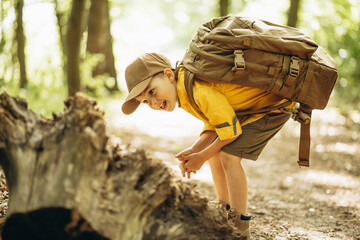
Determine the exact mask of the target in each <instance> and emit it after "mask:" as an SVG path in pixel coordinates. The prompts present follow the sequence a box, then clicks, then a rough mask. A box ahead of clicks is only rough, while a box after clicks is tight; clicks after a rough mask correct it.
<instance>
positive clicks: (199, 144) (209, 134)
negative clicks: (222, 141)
mask: <svg viewBox="0 0 360 240" xmlns="http://www.w3.org/2000/svg"><path fill="white" fill-rule="evenodd" d="M216 137H217V135H216V132H215V131H206V132H204V133H203V134H201V136H200V137H199V138H198V140H196V142H195V143H194V144H193V145H192V146H191V147H190V148H188V149H185V150H184V151H181V152H179V153H178V154H176V156H175V157H176V158H179V157H181V156H184V155H188V154H190V153H195V152H200V151H201V150H203V149H205V148H206V147H207V146H209V145H210V144H211V143H212V142H213V141H214V139H215V138H216Z"/></svg>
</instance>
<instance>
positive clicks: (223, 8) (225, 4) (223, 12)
mask: <svg viewBox="0 0 360 240" xmlns="http://www.w3.org/2000/svg"><path fill="white" fill-rule="evenodd" d="M230 4H231V3H230V0H220V2H219V10H220V12H219V13H220V16H227V15H228V14H229V5H230Z"/></svg>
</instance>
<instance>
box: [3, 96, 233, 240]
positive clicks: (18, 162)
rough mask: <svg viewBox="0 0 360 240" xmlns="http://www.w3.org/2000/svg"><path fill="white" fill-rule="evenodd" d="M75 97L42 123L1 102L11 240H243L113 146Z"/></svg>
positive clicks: (92, 112) (139, 159) (185, 188)
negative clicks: (63, 108)
mask: <svg viewBox="0 0 360 240" xmlns="http://www.w3.org/2000/svg"><path fill="white" fill-rule="evenodd" d="M95 104H96V103H95V102H94V101H91V100H89V99H88V98H86V96H85V95H83V94H81V93H77V94H76V96H75V97H71V98H69V99H68V100H67V101H66V104H65V105H66V108H65V110H64V112H63V113H61V114H59V115H54V116H53V119H45V118H43V117H39V116H37V115H36V114H34V113H33V112H32V111H30V110H28V109H27V103H26V101H25V100H24V99H20V98H12V97H10V96H8V95H7V94H6V93H3V94H2V95H0V163H1V165H2V166H3V168H4V171H5V173H6V176H7V181H8V186H9V195H10V198H9V209H8V212H7V220H6V222H5V225H4V227H3V232H2V236H3V240H8V239H24V236H26V239H40V240H41V239H62V240H64V239H114V240H118V239H119V240H120V239H126V240H131V239H147V240H151V239H154V240H155V239H164V240H165V239H171V240H173V239H174V240H175V239H238V237H237V232H236V231H235V230H234V229H233V228H232V227H231V226H230V225H229V224H228V223H227V222H226V220H225V217H224V212H222V210H220V209H218V208H213V207H210V206H208V204H207V203H208V201H207V199H206V198H205V197H203V196H201V195H199V193H197V192H196V191H195V190H196V188H195V187H194V186H193V185H192V184H191V183H189V182H182V181H181V180H180V179H178V178H176V177H175V176H174V175H173V174H172V173H171V170H169V169H168V168H167V167H166V166H165V165H164V164H163V163H162V162H160V161H158V160H155V159H149V158H147V156H146V154H145V152H144V151H143V150H135V149H130V148H125V147H124V146H119V145H113V144H111V141H109V138H108V136H107V135H106V129H105V128H106V127H105V122H104V119H103V113H102V112H100V111H99V110H98V109H96V108H95Z"/></svg>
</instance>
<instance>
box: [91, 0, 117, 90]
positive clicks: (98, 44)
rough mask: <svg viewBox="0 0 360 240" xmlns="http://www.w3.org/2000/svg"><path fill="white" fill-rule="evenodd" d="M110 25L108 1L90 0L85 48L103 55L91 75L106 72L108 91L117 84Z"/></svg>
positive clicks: (92, 52) (114, 88)
mask: <svg viewBox="0 0 360 240" xmlns="http://www.w3.org/2000/svg"><path fill="white" fill-rule="evenodd" d="M110 26H111V21H110V16H109V1H108V0H91V7H90V12H89V23H88V39H87V48H86V50H87V51H88V52H89V53H91V54H102V55H103V59H102V60H100V61H99V62H98V63H97V65H96V66H95V68H94V69H93V72H92V76H93V77H96V76H99V75H104V74H108V75H109V78H108V79H110V80H111V81H105V83H104V84H105V87H106V88H107V89H108V90H110V91H116V90H118V84H117V80H116V79H117V77H116V69H115V58H114V53H113V46H112V37H111V33H110ZM109 83H110V84H111V85H109Z"/></svg>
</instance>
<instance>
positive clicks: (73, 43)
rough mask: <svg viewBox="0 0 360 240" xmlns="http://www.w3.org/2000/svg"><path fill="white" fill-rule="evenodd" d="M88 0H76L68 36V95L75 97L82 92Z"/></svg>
mask: <svg viewBox="0 0 360 240" xmlns="http://www.w3.org/2000/svg"><path fill="white" fill-rule="evenodd" d="M85 2H86V0H75V1H73V5H72V8H71V14H70V17H69V21H68V29H67V35H66V40H67V41H66V48H67V49H66V51H67V54H66V56H67V63H66V67H67V81H68V94H69V96H74V95H75V93H76V92H78V91H80V90H81V77H80V47H81V36H82V33H83V31H82V29H83V21H84V17H83V15H84V12H85Z"/></svg>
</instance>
